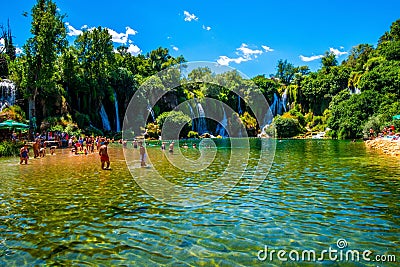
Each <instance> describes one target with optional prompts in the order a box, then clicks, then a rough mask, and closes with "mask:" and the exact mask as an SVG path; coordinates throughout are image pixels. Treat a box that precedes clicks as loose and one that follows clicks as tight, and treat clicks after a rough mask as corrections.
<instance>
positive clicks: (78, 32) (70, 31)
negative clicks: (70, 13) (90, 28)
mask: <svg viewBox="0 0 400 267" xmlns="http://www.w3.org/2000/svg"><path fill="white" fill-rule="evenodd" d="M65 25H66V26H67V29H68V35H69V36H78V35H81V34H82V31H81V30H77V29H75V28H74V27H72V26H71V25H70V24H69V22H65ZM86 27H87V25H86Z"/></svg>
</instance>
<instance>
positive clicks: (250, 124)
mask: <svg viewBox="0 0 400 267" xmlns="http://www.w3.org/2000/svg"><path fill="white" fill-rule="evenodd" d="M240 119H241V121H242V123H243V125H244V127H245V128H246V131H247V135H248V136H256V132H257V125H258V124H257V120H256V118H254V117H253V116H251V115H250V113H248V112H247V111H245V112H244V113H243V115H241V116H240Z"/></svg>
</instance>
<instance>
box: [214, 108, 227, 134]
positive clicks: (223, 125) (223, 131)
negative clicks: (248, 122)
mask: <svg viewBox="0 0 400 267" xmlns="http://www.w3.org/2000/svg"><path fill="white" fill-rule="evenodd" d="M222 110H223V111H224V117H223V118H222V120H221V121H220V123H219V124H218V125H217V129H216V130H215V132H216V133H217V135H220V136H222V137H227V136H228V135H227V132H226V127H227V126H228V118H227V117H226V112H225V109H224V106H222Z"/></svg>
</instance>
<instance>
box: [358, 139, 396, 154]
mask: <svg viewBox="0 0 400 267" xmlns="http://www.w3.org/2000/svg"><path fill="white" fill-rule="evenodd" d="M365 145H366V146H367V148H369V149H374V150H379V151H380V152H382V153H384V154H387V155H391V156H395V157H400V140H397V141H392V140H391V139H389V138H377V139H374V140H367V141H365Z"/></svg>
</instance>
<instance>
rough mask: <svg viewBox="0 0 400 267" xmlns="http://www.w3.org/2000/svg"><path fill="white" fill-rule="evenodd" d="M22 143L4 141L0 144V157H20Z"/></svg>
mask: <svg viewBox="0 0 400 267" xmlns="http://www.w3.org/2000/svg"><path fill="white" fill-rule="evenodd" d="M22 145H23V144H22V143H14V142H10V141H3V142H1V143H0V157H10V156H17V155H19V149H20V148H21V146H22Z"/></svg>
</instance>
